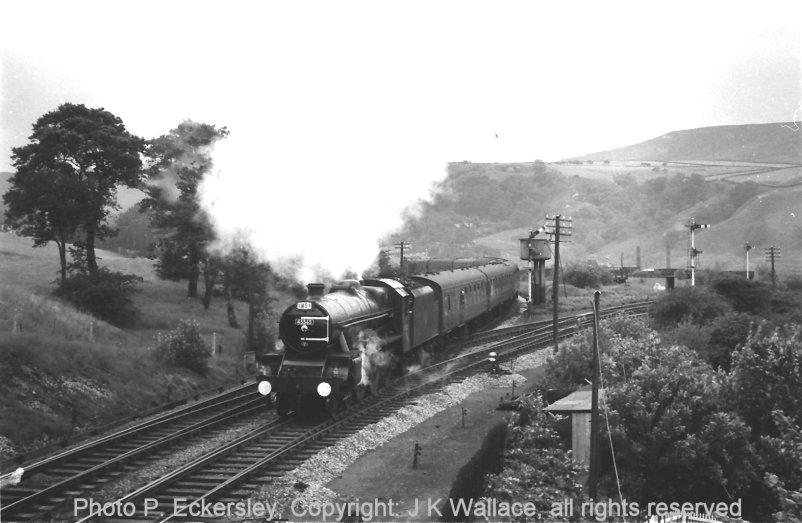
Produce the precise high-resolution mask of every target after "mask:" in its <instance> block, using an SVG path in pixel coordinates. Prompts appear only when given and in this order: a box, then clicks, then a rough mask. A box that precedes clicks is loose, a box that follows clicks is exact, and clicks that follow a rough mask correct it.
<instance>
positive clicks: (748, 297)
mask: <svg viewBox="0 0 802 523" xmlns="http://www.w3.org/2000/svg"><path fill="white" fill-rule="evenodd" d="M711 287H712V288H713V289H714V290H715V291H716V292H717V293H719V294H720V295H722V296H724V297H725V298H726V299H727V301H728V302H729V303H730V305H732V308H733V309H735V310H736V311H738V312H748V313H751V314H760V313H761V312H765V311H766V310H768V308H769V303H770V300H771V289H770V288H769V287H768V286H767V285H765V284H763V283H760V282H756V281H752V280H747V279H745V278H720V279H717V280H715V281H713V282H712V283H711Z"/></svg>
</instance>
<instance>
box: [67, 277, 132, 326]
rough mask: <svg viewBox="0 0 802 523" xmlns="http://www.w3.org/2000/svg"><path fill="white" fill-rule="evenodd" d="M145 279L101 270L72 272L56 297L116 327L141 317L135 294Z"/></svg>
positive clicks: (128, 323)
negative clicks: (135, 304)
mask: <svg viewBox="0 0 802 523" xmlns="http://www.w3.org/2000/svg"><path fill="white" fill-rule="evenodd" d="M142 281H143V279H142V277H140V276H136V275H134V274H123V273H121V272H114V271H110V270H109V269H107V268H106V267H101V268H99V269H98V270H97V271H95V272H89V271H82V270H71V272H70V274H69V275H68V276H67V278H66V279H65V280H63V281H60V282H59V285H58V288H57V289H56V291H55V293H54V294H55V295H56V296H58V297H60V298H63V299H65V300H67V301H68V302H70V303H72V304H73V305H74V306H75V307H76V308H77V309H78V310H80V311H81V312H86V313H89V314H92V315H93V316H96V317H98V318H100V319H101V320H104V321H107V322H109V323H111V324H113V325H117V326H125V325H130V324H131V323H133V322H134V321H135V320H136V318H137V317H138V315H139V310H138V309H137V308H136V306H134V301H133V299H132V296H133V294H134V293H135V292H136V291H137V284H138V283H141V282H142Z"/></svg>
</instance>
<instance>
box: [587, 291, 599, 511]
mask: <svg viewBox="0 0 802 523" xmlns="http://www.w3.org/2000/svg"><path fill="white" fill-rule="evenodd" d="M600 297H601V292H599V291H596V292H594V293H593V358H592V362H593V388H592V391H591V396H590V471H589V474H588V487H589V489H588V490H589V492H588V495H589V496H590V499H592V500H594V501H595V500H596V495H597V484H598V481H599V440H598V437H597V434H598V432H599V381H600V376H599V374H600V372H599V301H600Z"/></svg>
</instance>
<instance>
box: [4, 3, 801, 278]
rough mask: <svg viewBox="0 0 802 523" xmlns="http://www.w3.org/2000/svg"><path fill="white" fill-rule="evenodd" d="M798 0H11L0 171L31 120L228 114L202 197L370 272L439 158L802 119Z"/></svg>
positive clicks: (482, 157)
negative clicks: (65, 106)
mask: <svg viewBox="0 0 802 523" xmlns="http://www.w3.org/2000/svg"><path fill="white" fill-rule="evenodd" d="M800 4H801V3H800V2H798V1H762V2H760V3H757V2H744V1H730V2H719V1H706V2H685V1H680V2H670V3H666V2H664V3H654V2H623V1H605V2H590V1H582V0H579V1H576V2H534V1H528V2H516V1H505V2H492V1H483V2H476V1H458V2H452V1H435V2H432V1H414V0H413V1H408V0H406V1H403V2H394V1H381V2H380V1H366V2H355V1H337V2H322V1H292V2H290V1H282V2H278V1H260V2H252V1H248V2H245V1H226V2H222V1H219V2H210V1H204V0H196V1H191V2H185V1H178V0H173V1H168V2H153V1H136V2H133V1H115V2H108V1H102V2H100V1H99V2H94V1H92V2H90V1H81V0H70V1H60V2H55V1H52V2H51V1H47V2H43V1H38V2H37V1H22V0H14V1H3V2H0V19H2V20H4V22H5V23H4V24H3V28H2V31H0V45H1V46H2V70H1V71H0V74H1V75H2V83H1V84H0V89H1V91H0V97H1V98H0V117H1V118H2V125H1V126H0V127H2V129H0V131H1V132H0V171H11V170H13V168H12V167H11V163H10V158H9V156H10V151H11V147H14V146H19V145H24V144H25V143H27V137H28V136H29V135H30V132H31V125H32V124H33V123H34V122H35V121H36V119H37V118H39V117H40V116H42V115H43V114H44V113H46V112H48V111H52V110H54V109H56V108H57V107H58V106H59V105H60V104H62V103H65V102H72V103H82V104H85V105H87V106H89V107H103V108H105V109H106V110H108V111H110V112H112V113H114V114H115V115H117V116H119V117H120V118H121V119H122V120H123V122H124V123H125V125H126V127H127V129H128V130H129V131H130V132H132V133H134V134H136V135H139V136H142V137H144V138H153V137H156V136H159V135H162V134H165V133H167V132H168V131H169V130H170V129H173V128H175V127H176V126H177V125H178V124H179V123H180V122H181V121H183V120H185V119H192V120H195V121H198V122H205V123H210V124H215V125H217V126H218V127H222V126H225V127H227V128H228V129H229V131H230V136H229V137H228V138H227V139H226V140H224V141H222V142H220V143H219V144H218V146H217V147H216V149H215V152H214V155H215V170H214V172H213V173H212V174H211V175H210V176H209V178H208V179H207V180H206V183H205V184H204V186H203V195H204V196H203V198H204V200H203V201H204V206H205V208H206V209H207V210H208V211H209V212H210V213H212V215H213V216H214V219H215V222H216V224H217V226H218V228H219V231H220V233H221V235H223V236H225V237H231V236H233V235H235V234H242V233H243V232H244V233H246V234H249V235H250V236H251V237H252V239H253V241H254V242H256V244H257V245H258V246H259V249H260V250H261V252H262V253H263V254H264V255H265V257H266V258H267V259H269V260H271V261H276V262H279V261H280V260H284V261H285V262H286V260H288V259H290V258H292V257H294V256H295V255H298V254H301V255H303V256H304V259H305V260H306V263H305V264H304V268H303V275H302V278H307V279H308V278H313V277H314V274H313V273H314V267H315V266H321V267H325V268H327V269H328V270H330V271H332V272H334V273H339V272H341V271H342V270H344V269H346V268H348V267H350V268H353V269H355V270H361V269H362V268H364V266H365V265H366V264H367V263H369V261H370V260H372V259H373V258H374V257H375V255H376V248H377V247H376V246H377V241H378V240H379V238H381V237H382V236H384V235H386V234H387V233H388V232H390V231H391V230H393V229H394V228H397V227H398V226H399V225H400V223H401V218H400V213H401V212H402V211H403V210H404V209H406V208H408V207H409V206H410V205H413V204H414V202H415V201H416V200H418V199H419V198H426V197H427V196H428V195H429V194H430V192H431V190H432V187H433V183H435V182H436V181H438V180H441V179H442V178H443V177H444V176H445V172H446V171H445V169H446V165H447V162H454V161H463V160H468V161H472V162H531V161H533V160H535V159H543V160H545V161H556V160H559V159H562V158H568V157H571V156H578V155H583V154H587V153H592V152H596V151H602V150H606V149H612V148H616V147H621V146H626V145H631V144H634V143H638V142H641V141H644V140H648V139H651V138H654V137H657V136H660V135H662V134H665V133H668V132H671V131H675V130H681V129H692V128H697V127H706V126H714V125H729V124H748V123H770V122H788V121H799V120H800V119H802V7H800Z"/></svg>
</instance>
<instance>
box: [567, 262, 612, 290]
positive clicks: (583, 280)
mask: <svg viewBox="0 0 802 523" xmlns="http://www.w3.org/2000/svg"><path fill="white" fill-rule="evenodd" d="M563 281H565V283H568V284H570V285H573V286H574V287H579V288H580V289H584V288H587V287H600V286H602V285H609V284H611V283H613V275H612V274H611V273H610V271H609V270H608V269H607V268H605V267H600V266H599V264H598V263H596V262H585V263H573V264H571V265H569V266H568V268H566V269H565V272H564V273H563Z"/></svg>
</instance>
